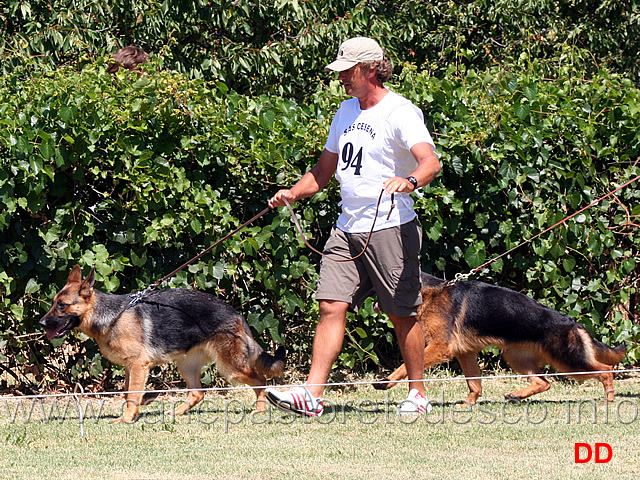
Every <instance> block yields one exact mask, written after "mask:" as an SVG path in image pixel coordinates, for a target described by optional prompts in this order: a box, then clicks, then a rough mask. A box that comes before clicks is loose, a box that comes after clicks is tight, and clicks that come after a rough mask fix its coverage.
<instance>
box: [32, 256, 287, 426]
mask: <svg viewBox="0 0 640 480" xmlns="http://www.w3.org/2000/svg"><path fill="white" fill-rule="evenodd" d="M94 283H95V269H94V268H92V269H91V272H90V273H89V275H88V276H87V278H85V279H84V280H83V279H82V270H81V269H80V266H78V265H76V266H74V267H73V269H72V270H71V273H70V274H69V278H68V280H67V284H66V285H65V286H64V287H63V288H62V290H60V291H59V292H58V294H57V295H56V296H55V297H54V299H53V306H52V307H51V310H49V312H48V313H47V314H46V315H45V316H44V317H42V319H41V320H40V325H41V326H42V327H44V329H45V330H46V333H47V337H48V338H49V339H52V338H59V337H63V336H64V335H66V334H67V333H68V332H69V331H70V330H72V329H73V328H77V329H78V330H80V331H81V332H83V333H85V334H87V335H88V336H90V337H92V338H94V339H95V340H96V342H97V343H98V346H99V348H100V351H101V352H102V354H103V355H104V356H105V357H106V358H107V359H108V360H110V361H111V362H114V363H117V364H121V365H124V369H125V390H126V391H127V392H131V393H127V394H126V402H127V406H126V410H125V411H124V413H123V415H122V417H121V418H119V419H117V420H116V422H120V421H125V422H132V421H133V420H134V419H135V417H136V416H137V414H138V410H139V406H140V405H142V404H144V403H148V401H146V402H145V400H143V393H142V392H143V390H144V387H145V382H146V379H147V375H148V373H149V370H150V369H151V367H153V366H155V365H160V364H165V363H168V362H170V361H175V362H176V364H177V366H178V370H179V372H180V374H181V375H182V377H184V379H185V381H186V384H187V388H189V389H196V390H190V391H189V393H188V394H187V400H186V402H185V403H184V404H183V405H181V406H180V407H178V408H177V409H176V410H175V414H176V415H181V414H183V413H185V412H186V411H188V410H189V409H190V408H192V407H193V406H194V405H196V404H197V403H199V402H200V401H202V399H203V398H204V393H203V392H202V391H200V390H197V389H200V388H201V383H200V375H201V370H202V367H203V366H204V365H206V364H207V363H209V362H212V361H213V362H215V364H216V367H217V369H218V371H219V372H220V373H221V374H222V375H223V376H224V377H226V378H227V380H230V381H234V382H241V383H245V384H248V385H250V386H252V387H254V391H255V393H256V397H257V401H256V411H258V412H261V411H264V410H265V408H266V403H265V396H264V388H263V386H264V385H265V383H266V378H265V377H270V378H271V377H279V376H281V375H282V373H283V371H284V368H285V358H284V356H285V353H284V347H280V348H278V350H277V352H276V354H275V357H274V356H271V355H269V354H268V353H266V352H265V351H264V350H263V349H262V348H261V347H260V345H258V343H256V341H255V340H254V339H253V337H252V335H251V332H250V330H249V325H248V324H247V322H246V320H245V319H244V317H242V316H241V315H240V314H239V313H238V312H236V311H235V310H234V309H233V308H232V307H231V306H230V305H228V304H226V303H224V302H223V301H222V300H220V299H219V298H217V297H214V296H213V295H209V294H207V293H204V292H199V291H195V290H188V289H180V288H173V289H168V290H159V291H155V292H151V293H149V294H147V295H146V296H144V297H142V298H141V299H140V300H139V301H138V302H137V303H135V304H134V305H132V306H129V304H130V302H131V299H132V297H131V296H130V295H111V294H107V293H102V292H100V291H98V290H96V289H94V287H93V286H94ZM168 413H171V412H168Z"/></svg>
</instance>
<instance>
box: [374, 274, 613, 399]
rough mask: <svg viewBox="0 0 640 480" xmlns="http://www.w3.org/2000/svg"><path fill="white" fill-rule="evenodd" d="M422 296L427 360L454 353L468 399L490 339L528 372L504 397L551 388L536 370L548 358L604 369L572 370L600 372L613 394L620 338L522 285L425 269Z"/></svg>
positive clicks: (473, 395)
mask: <svg viewBox="0 0 640 480" xmlns="http://www.w3.org/2000/svg"><path fill="white" fill-rule="evenodd" d="M422 302H423V303H422V305H421V306H420V307H419V309H418V320H419V322H420V324H421V326H422V330H423V331H424V336H425V340H426V344H427V346H426V348H425V350H424V368H425V369H427V368H429V367H431V366H433V365H437V364H440V363H443V362H446V361H449V360H451V359H452V358H454V357H455V358H456V359H457V360H458V362H459V363H460V366H461V367H462V372H463V374H464V376H465V377H467V385H468V386H469V395H468V396H467V399H466V403H467V404H468V405H474V404H475V403H476V401H477V399H478V397H479V396H480V395H481V394H482V385H481V382H480V379H479V378H478V377H480V375H481V374H480V369H479V367H478V361H477V355H478V352H479V351H480V350H482V349H483V348H485V347H489V346H497V347H499V348H500V349H501V350H502V354H503V357H504V359H505V360H506V362H507V364H508V365H509V366H510V367H511V368H512V369H513V370H515V371H516V372H519V373H521V374H523V375H531V377H529V381H530V385H529V386H528V387H526V388H524V389H522V390H519V391H517V392H512V393H507V394H505V398H506V399H507V400H513V401H519V400H522V399H525V398H527V397H530V396H531V395H535V394H536V393H541V392H544V391H546V390H548V389H549V388H550V385H549V382H548V381H547V380H546V379H545V378H544V377H543V376H542V375H541V367H543V366H544V365H551V366H552V367H554V368H555V369H556V370H557V371H558V372H563V373H564V372H567V373H569V372H599V371H600V372H604V373H592V374H586V375H582V374H581V375H576V376H574V377H573V378H575V379H576V380H578V381H582V380H585V379H587V378H596V379H598V380H599V381H600V382H602V384H603V385H604V391H605V398H606V400H607V401H610V402H611V401H613V399H614V393H613V373H611V370H613V368H612V366H613V365H616V364H618V363H619V362H620V361H621V360H622V358H623V357H624V355H625V353H626V349H625V346H624V345H620V346H618V347H616V348H611V347H609V346H607V345H605V344H604V343H602V342H598V341H596V340H594V339H593V338H592V337H591V335H589V333H588V332H587V330H586V329H585V328H584V327H583V326H582V325H580V324H579V323H577V322H576V321H575V320H573V319H571V318H569V317H567V316H566V315H563V314H561V313H560V312H558V311H556V310H553V309H551V308H548V307H545V306H543V305H542V304H540V303H538V302H537V301H535V300H534V299H532V298H530V297H528V296H526V295H524V294H522V293H518V292H516V291H514V290H509V289H507V288H503V287H499V286H496V285H490V284H488V283H483V282H478V281H464V282H456V283H453V284H448V283H447V282H445V281H444V280H441V279H439V278H436V277H433V276H431V275H428V274H426V273H423V274H422ZM406 376H407V369H406V367H405V365H404V364H403V365H401V366H400V367H399V368H397V369H396V370H395V371H394V372H393V373H391V375H389V376H388V377H387V378H385V379H384V380H385V381H387V382H390V383H376V384H374V387H375V388H377V389H379V390H385V389H388V388H391V387H392V386H393V385H395V384H396V383H397V382H398V381H399V380H401V379H403V378H405V377H406ZM569 376H570V375H569ZM470 377H471V378H470ZM474 377H475V378H474Z"/></svg>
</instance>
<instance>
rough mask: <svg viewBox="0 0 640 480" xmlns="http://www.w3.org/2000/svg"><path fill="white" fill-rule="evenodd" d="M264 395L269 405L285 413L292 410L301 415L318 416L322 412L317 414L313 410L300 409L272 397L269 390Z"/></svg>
mask: <svg viewBox="0 0 640 480" xmlns="http://www.w3.org/2000/svg"><path fill="white" fill-rule="evenodd" d="M266 397H267V400H268V401H269V403H270V404H271V405H273V406H274V407H276V408H278V409H280V410H282V411H283V412H287V413H288V412H293V413H297V414H298V415H302V416H304V417H319V416H320V415H321V414H322V413H320V414H318V413H315V412H310V411H309V410H300V409H297V408H294V407H293V406H292V405H291V404H289V403H287V402H283V401H281V400H279V399H278V398H276V397H272V396H271V392H267V393H266Z"/></svg>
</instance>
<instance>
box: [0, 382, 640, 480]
mask: <svg viewBox="0 0 640 480" xmlns="http://www.w3.org/2000/svg"><path fill="white" fill-rule="evenodd" d="M619 377H620V378H616V381H615V389H616V395H617V397H616V401H615V402H614V403H612V404H605V403H604V402H602V401H601V398H602V396H603V390H602V386H601V385H600V384H599V383H596V382H594V381H588V382H586V383H584V384H582V385H579V384H577V383H574V382H570V381H561V380H559V379H551V381H552V388H551V389H550V390H549V391H547V392H545V393H543V394H540V395H537V396H535V397H533V399H531V401H528V402H522V403H520V404H513V403H508V402H505V401H504V400H503V397H502V395H503V394H504V393H506V392H509V391H513V390H516V389H520V388H522V386H523V385H524V384H525V383H526V380H522V379H505V378H502V379H494V380H485V381H484V382H483V387H484V396H483V397H481V402H480V403H479V404H478V405H476V406H475V407H473V408H470V407H466V406H461V405H459V404H457V401H458V400H460V399H463V398H465V397H466V384H465V382H464V381H462V380H461V379H457V380H456V379H452V378H451V377H448V376H447V375H446V374H442V375H440V376H439V378H436V379H435V380H437V381H434V382H430V383H429V384H428V389H429V396H430V398H431V400H432V403H433V406H434V409H433V411H432V412H431V413H430V414H428V415H427V416H425V417H419V418H412V419H406V420H403V421H401V420H400V419H399V418H398V417H397V416H396V413H395V412H396V404H397V403H398V402H399V401H401V400H402V399H403V397H404V395H405V394H406V387H405V386H402V385H400V386H398V387H395V388H394V389H392V390H389V391H387V392H379V391H376V390H374V389H373V388H371V387H370V386H366V385H359V386H357V387H353V386H348V387H344V388H337V387H334V388H332V389H330V390H328V391H327V392H326V401H327V404H328V408H327V410H326V411H325V415H323V416H322V417H320V418H319V419H301V418H298V417H293V416H291V415H288V414H284V413H282V412H279V411H277V410H269V411H268V412H267V413H266V414H261V415H254V414H252V412H251V410H252V407H253V405H252V402H253V401H254V398H253V393H252V392H250V391H247V390H234V391H230V392H226V393H224V394H221V393H218V392H208V393H207V397H206V399H205V401H204V402H203V403H202V404H201V406H200V407H196V409H194V410H195V411H192V413H191V414H189V415H185V416H182V417H173V416H171V415H165V414H163V411H164V410H165V409H170V408H171V406H172V405H173V404H174V403H178V402H180V401H181V400H182V398H183V397H184V394H177V395H175V396H174V395H165V396H163V397H161V398H160V399H159V400H158V401H157V402H156V403H155V404H153V405H150V406H147V407H142V412H143V413H142V415H141V416H140V417H139V419H138V420H137V421H136V422H135V423H133V424H131V425H124V424H112V423H111V421H112V420H113V419H114V418H116V417H118V416H119V414H120V411H121V408H122V403H123V400H122V397H115V398H114V397H113V396H110V397H98V398H96V397H85V398H83V399H81V400H80V406H81V407H82V410H83V415H82V417H83V422H82V423H81V422H80V415H79V413H78V404H77V403H76V401H75V400H74V399H73V398H72V397H62V398H56V399H53V400H52V399H48V400H45V401H35V400H32V399H26V400H21V401H17V400H14V399H7V398H2V397H0V447H1V448H0V479H35V478H38V479H47V478H54V479H56V480H58V479H106V478H109V479H183V478H190V479H211V478H224V479H288V478H291V479H299V478H303V479H325V478H336V479H403V478H416V479H427V478H436V479H457V478H460V479H465V480H469V479H502V478H505V479H506V478H526V479H538V478H539V479H574V478H575V479H599V478H603V479H604V478H606V479H609V478H616V479H626V478H629V479H631V478H637V476H638V475H639V474H640V462H639V461H638V451H639V450H640V428H638V427H639V426H640V418H639V417H640V412H639V408H638V407H639V403H640V375H635V374H634V375H628V374H621V375H619ZM81 427H82V428H81ZM81 433H82V434H84V438H83V436H82V435H81ZM578 442H579V443H586V444H589V445H590V446H591V448H593V447H594V445H595V444H596V443H603V444H609V445H610V447H611V452H612V454H613V456H612V458H611V460H610V461H609V462H607V463H595V462H594V461H593V459H592V460H591V461H590V462H588V463H582V464H576V463H575V444H576V443H578ZM598 452H599V454H600V457H601V458H604V459H606V458H607V457H608V451H607V450H606V448H604V447H602V448H600V449H599V450H598ZM586 455H587V450H586V447H582V448H581V450H580V457H581V458H585V457H586Z"/></svg>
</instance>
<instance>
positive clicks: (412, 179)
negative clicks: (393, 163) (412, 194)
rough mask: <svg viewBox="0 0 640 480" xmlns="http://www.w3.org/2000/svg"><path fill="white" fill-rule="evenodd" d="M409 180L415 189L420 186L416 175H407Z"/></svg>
mask: <svg viewBox="0 0 640 480" xmlns="http://www.w3.org/2000/svg"><path fill="white" fill-rule="evenodd" d="M407 180H409V182H410V183H411V185H413V189H414V190H415V189H416V188H418V180H416V177H407Z"/></svg>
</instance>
